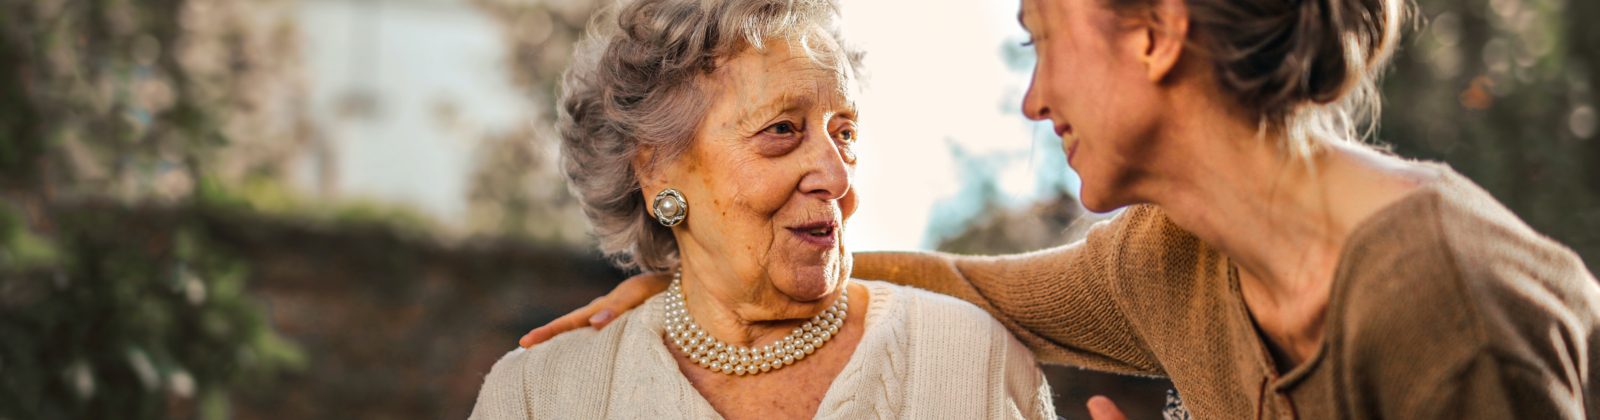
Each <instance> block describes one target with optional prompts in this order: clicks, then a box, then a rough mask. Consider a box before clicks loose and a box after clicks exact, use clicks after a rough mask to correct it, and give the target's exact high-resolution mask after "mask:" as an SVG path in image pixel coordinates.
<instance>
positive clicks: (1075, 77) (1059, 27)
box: [1018, 0, 1164, 211]
mask: <svg viewBox="0 0 1600 420" xmlns="http://www.w3.org/2000/svg"><path fill="white" fill-rule="evenodd" d="M1107 1H1108V0H1023V1H1022V11H1021V13H1020V14H1019V15H1018V18H1019V20H1021V22H1022V26H1023V28H1024V29H1026V30H1027V31H1028V34H1029V38H1030V42H1031V43H1032V46H1033V48H1034V51H1035V54H1036V55H1037V61H1036V63H1037V64H1035V66H1034V69H1033V79H1032V82H1031V83H1030V85H1029V86H1028V91H1027V95H1026V96H1025V97H1024V99H1023V102H1022V110H1023V114H1024V115H1027V116H1028V118H1030V119H1034V120H1039V121H1048V122H1049V123H1050V124H1051V126H1052V127H1053V128H1054V129H1055V132H1056V133H1057V134H1058V135H1060V136H1061V150H1062V152H1064V153H1066V155H1067V164H1068V165H1070V166H1072V168H1073V170H1075V171H1077V173H1078V175H1079V177H1080V178H1082V180H1083V190H1082V191H1081V193H1080V194H1079V196H1080V199H1081V200H1082V201H1083V204H1084V206H1085V207H1087V208H1088V209H1090V210H1094V211H1109V210H1112V209H1115V208H1118V207H1122V206H1124V205H1128V204H1133V203H1132V202H1131V198H1130V197H1128V196H1127V193H1126V190H1127V188H1126V187H1127V186H1128V185H1129V184H1130V183H1131V182H1133V181H1134V180H1135V179H1136V177H1137V176H1138V174H1139V173H1140V170H1139V165H1140V164H1141V162H1143V161H1144V159H1142V156H1143V155H1144V154H1145V153H1146V152H1147V151H1148V150H1149V148H1151V147H1155V146H1156V145H1154V144H1151V143H1152V142H1153V139H1152V136H1151V135H1150V134H1151V132H1152V128H1153V125H1154V123H1155V122H1156V121H1157V119H1158V118H1160V116H1161V114H1162V113H1163V112H1164V109H1163V106H1162V101H1161V100H1160V98H1161V94H1162V93H1163V92H1162V91H1161V89H1160V83H1159V81H1158V80H1151V77H1150V76H1149V75H1148V74H1149V72H1148V71H1147V67H1146V66H1145V65H1144V63H1143V62H1142V61H1141V58H1142V57H1143V56H1144V54H1145V52H1146V50H1147V49H1148V48H1150V45H1151V42H1152V41H1151V39H1150V38H1149V36H1148V30H1147V26H1146V25H1144V24H1143V23H1142V21H1141V20H1139V19H1135V18H1133V17H1131V16H1128V15H1126V14H1119V13H1118V12H1117V11H1114V10H1112V9H1111V8H1110V7H1109V6H1108V5H1106V4H1105V3H1106V2H1107Z"/></svg>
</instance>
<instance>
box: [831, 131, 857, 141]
mask: <svg viewBox="0 0 1600 420" xmlns="http://www.w3.org/2000/svg"><path fill="white" fill-rule="evenodd" d="M833 137H834V139H836V140H838V141H839V142H842V143H855V142H856V129H854V128H845V129H843V130H839V132H838V133H835V134H834V135H833Z"/></svg>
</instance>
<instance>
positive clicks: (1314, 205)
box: [1149, 120, 1418, 366]
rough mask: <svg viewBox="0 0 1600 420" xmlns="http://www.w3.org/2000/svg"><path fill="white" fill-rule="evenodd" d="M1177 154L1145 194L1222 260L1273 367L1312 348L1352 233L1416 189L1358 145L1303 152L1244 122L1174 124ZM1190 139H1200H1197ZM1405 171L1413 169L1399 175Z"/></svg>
mask: <svg viewBox="0 0 1600 420" xmlns="http://www.w3.org/2000/svg"><path fill="white" fill-rule="evenodd" d="M1174 131H1175V132H1181V133H1185V136H1186V137H1189V138H1187V139H1183V140H1181V141H1172V142H1167V143H1168V144H1176V145H1178V147H1180V148H1182V147H1185V145H1187V148H1186V149H1185V150H1181V151H1179V152H1180V153H1181V154H1180V155H1178V156H1185V158H1184V159H1183V160H1182V161H1181V162H1182V163H1181V164H1174V165H1169V169H1168V170H1165V171H1163V172H1166V173H1165V174H1163V175H1159V178H1158V179H1157V181H1158V182H1152V183H1150V184H1152V185H1157V186H1159V187H1157V188H1152V189H1151V192H1150V195H1151V197H1152V198H1153V199H1151V200H1149V201H1151V202H1153V203H1155V204H1157V205H1159V206H1160V207H1161V208H1162V209H1163V210H1165V211H1166V213H1167V214H1168V216H1169V217H1170V218H1171V219H1172V220H1173V222H1174V223H1176V224H1178V225H1179V226H1181V227H1183V228H1184V229H1185V230H1187V231H1189V232H1191V233H1193V234H1194V235H1195V236H1196V237H1198V238H1200V239H1201V240H1202V241H1204V242H1205V243H1206V244H1208V245H1210V246H1212V247H1214V248H1215V249H1217V250H1218V251H1219V252H1221V253H1222V254H1223V255H1226V256H1228V258H1229V259H1230V260H1232V262H1233V263H1234V264H1236V265H1237V267H1238V269H1239V271H1240V287H1241V289H1242V292H1243V294H1244V300H1245V304H1246V306H1247V307H1248V308H1249V310H1250V313H1251V315H1252V317H1253V318H1254V319H1255V321H1256V324H1257V326H1258V327H1260V328H1261V330H1262V332H1263V333H1264V334H1265V335H1266V336H1267V337H1266V338H1267V339H1268V340H1267V341H1268V342H1269V346H1271V347H1273V349H1274V350H1275V352H1277V353H1279V355H1280V359H1287V360H1279V361H1278V362H1279V363H1280V364H1284V363H1287V364H1288V365H1290V366H1292V365H1295V364H1298V363H1299V362H1301V361H1303V360H1304V359H1305V358H1307V357H1309V356H1310V355H1311V354H1312V353H1314V352H1315V350H1316V348H1317V347H1318V346H1320V344H1321V340H1322V332H1323V314H1324V313H1325V309H1326V307H1327V305H1328V299H1329V296H1330V294H1331V291H1332V283H1333V279H1334V274H1335V273H1334V271H1335V269H1336V268H1337V265H1338V262H1339V257H1340V252H1341V250H1342V249H1343V246H1344V243H1345V240H1346V238H1347V237H1348V236H1349V234H1350V232H1351V231H1352V230H1353V229H1354V228H1355V227H1357V226H1359V224H1360V223H1361V222H1362V221H1364V220H1365V219H1366V218H1367V217H1368V216H1370V215H1371V214H1373V213H1376V212H1377V211H1378V210H1380V209H1382V207H1384V206H1385V205H1387V204H1388V203H1391V202H1393V201H1394V200H1397V199H1399V198H1400V197H1403V196H1404V194H1405V192H1408V191H1410V190H1411V189H1412V188H1415V187H1416V186H1417V184H1418V183H1417V179H1418V178H1417V177H1416V176H1415V175H1416V174H1415V171H1417V170H1416V169H1411V168H1410V167H1409V165H1406V164H1404V162H1402V161H1400V160H1399V159H1397V158H1393V157H1389V156H1385V155H1382V154H1380V153H1377V152H1375V151H1371V150H1370V149H1366V148H1364V147H1362V146H1357V145H1345V144H1339V142H1336V141H1335V142H1327V143H1329V144H1328V145H1326V146H1324V147H1322V148H1321V149H1320V150H1318V151H1316V152H1314V153H1313V155H1312V156H1310V157H1309V158H1302V157H1295V156H1290V155H1289V153H1287V152H1286V151H1284V150H1283V149H1282V148H1281V147H1280V146H1278V145H1280V144H1284V143H1283V141H1282V140H1283V139H1271V138H1259V137H1258V134H1257V131H1256V130H1255V129H1254V127H1252V126H1250V125H1248V124H1217V123H1215V121H1214V120H1213V121H1210V122H1207V123H1205V124H1193V125H1190V126H1188V127H1182V126H1181V124H1180V127H1178V129H1177V130H1174ZM1196 137H1198V138H1196ZM1408 171H1410V172H1411V173H1407V172H1408Z"/></svg>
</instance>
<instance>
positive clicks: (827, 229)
mask: <svg viewBox="0 0 1600 420" xmlns="http://www.w3.org/2000/svg"><path fill="white" fill-rule="evenodd" d="M788 229H789V232H793V233H794V234H795V236H797V237H799V238H800V240H801V241H802V242H806V243H809V244H813V245H818V246H824V247H832V246H833V245H834V244H835V243H837V242H838V232H839V225H838V224H836V223H834V222H831V221H826V222H813V223H807V224H804V225H800V226H793V227H789V228H788Z"/></svg>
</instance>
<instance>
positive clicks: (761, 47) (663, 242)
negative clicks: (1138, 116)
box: [473, 0, 1053, 418]
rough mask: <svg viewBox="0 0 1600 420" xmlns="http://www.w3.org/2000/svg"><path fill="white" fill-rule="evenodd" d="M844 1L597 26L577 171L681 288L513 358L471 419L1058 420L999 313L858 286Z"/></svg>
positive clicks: (695, 2)
mask: <svg viewBox="0 0 1600 420" xmlns="http://www.w3.org/2000/svg"><path fill="white" fill-rule="evenodd" d="M835 18H836V7H835V5H833V4H832V3H831V2H828V1H825V0H722V1H715V0H640V1H637V2H633V3H631V4H627V5H625V6H624V7H623V8H621V9H620V11H618V12H617V13H615V15H614V16H609V17H603V18H601V19H597V20H595V27H592V28H591V30H592V32H591V34H590V35H589V39H587V40H586V41H585V42H584V43H583V44H581V46H580V49H581V51H580V52H579V53H578V55H577V57H578V60H577V62H576V63H575V64H574V65H573V67H572V68H571V69H570V70H569V71H568V73H567V76H566V79H565V82H564V85H563V88H564V96H563V98H562V100H561V106H562V108H561V111H562V112H561V114H560V129H561V136H562V140H563V141H562V152H563V157H564V163H565V165H564V170H565V171H566V174H567V176H568V178H569V180H570V183H571V186H572V188H573V190H574V191H575V192H576V193H577V194H578V196H579V199H580V200H581V201H582V203H583V206H584V210H585V211H586V214H587V216H588V217H589V219H590V221H591V222H592V223H593V225H594V227H595V230H596V232H597V234H598V236H599V239H600V246H601V250H602V251H603V252H605V253H606V254H607V255H610V256H613V257H615V258H616V260H617V261H618V262H619V263H620V264H621V265H622V266H624V267H626V268H641V269H645V270H650V271H657V272H666V273H671V277H672V283H671V285H670V287H668V288H667V289H666V291H665V293H661V294H659V295H657V296H654V297H652V298H650V299H649V300H648V302H646V303H645V304H644V306H643V308H642V310H638V311H633V312H631V313H629V314H627V315H625V316H622V317H619V318H617V319H616V320H615V321H613V324H614V325H613V327H612V328H610V329H607V330H605V331H599V332H597V331H584V332H578V333H573V334H568V335H565V336H562V337H560V338H557V339H555V340H552V341H550V342H549V343H547V344H545V345H544V346H541V347H539V348H536V349H531V350H521V349H518V350H514V351H512V352H511V353H509V354H507V355H506V356H505V357H504V358H502V359H501V360H500V361H499V362H497V363H495V365H494V368H493V369H492V371H491V372H490V373H489V375H488V377H487V378H486V379H485V382H484V385H483V388H482V390H481V391H480V393H479V396H478V402H477V405H476V407H475V408H474V410H473V418H525V417H536V418H619V417H622V418H638V417H672V418H677V417H684V418H711V417H718V416H723V417H729V418H755V417H776V418H799V417H824V418H867V417H874V418H883V417H894V418H907V417H909V418H920V417H929V416H939V417H949V418H1019V417H1025V418H1046V417H1050V416H1051V415H1052V414H1051V413H1052V412H1053V409H1052V407H1051V405H1050V395H1049V388H1048V386H1047V385H1045V383H1044V381H1043V377H1042V375H1041V374H1040V372H1039V371H1038V369H1037V368H1036V366H1035V364H1034V360H1033V358H1032V356H1031V355H1030V354H1029V352H1028V351H1027V350H1026V348H1025V347H1023V346H1022V345H1021V344H1020V343H1019V342H1017V341H1016V340H1015V339H1013V338H1012V337H1011V336H1010V335H1008V334H1007V333H1006V330H1005V329H1004V327H1002V326H1001V325H1000V324H999V323H998V322H996V321H995V320H994V319H992V318H989V316H988V315H987V314H986V313H985V312H983V311H982V310H981V309H979V308H977V307H976V306H973V305H971V304H968V303H965V302H961V301H959V300H955V299H951V298H947V297H943V296H939V295H934V294H931V293H928V292H922V291H917V290H914V289H910V288H906V287H901V286H893V285H889V284H887V283H876V282H863V281H852V280H850V271H851V256H850V254H849V253H848V252H846V251H845V249H844V246H843V243H842V241H841V240H840V238H841V235H842V233H843V232H844V230H845V228H846V226H847V223H846V222H847V221H848V220H849V218H850V216H851V214H852V213H854V212H855V210H856V204H857V200H856V195H855V191H853V190H852V189H851V176H852V173H853V172H854V167H855V164H856V155H855V154H854V153H853V152H852V151H851V150H852V148H853V147H854V145H855V143H856V141H857V134H856V116H857V111H856V109H855V101H854V96H853V95H854V91H855V87H854V78H855V73H856V71H855V68H856V66H857V63H858V61H859V60H858V59H857V58H856V56H857V55H856V54H852V53H851V52H850V51H847V50H846V49H845V48H844V47H843V44H842V42H840V39H839V37H838V35H837V33H836V32H835V31H833V30H832V28H833V24H834V19H835Z"/></svg>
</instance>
